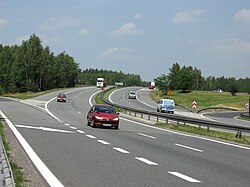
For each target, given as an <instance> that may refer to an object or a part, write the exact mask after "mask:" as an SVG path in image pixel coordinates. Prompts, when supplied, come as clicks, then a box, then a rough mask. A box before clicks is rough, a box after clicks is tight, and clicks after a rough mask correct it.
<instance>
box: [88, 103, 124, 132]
mask: <svg viewBox="0 0 250 187" xmlns="http://www.w3.org/2000/svg"><path fill="white" fill-rule="evenodd" d="M118 115H119V113H116V111H115V108H114V107H112V106H110V105H105V104H97V105H93V106H92V107H91V108H90V110H89V112H88V115H87V120H88V126H89V125H91V126H92V127H111V128H115V129H118V128H119V116H118Z"/></svg>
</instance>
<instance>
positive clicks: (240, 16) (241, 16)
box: [234, 9, 250, 23]
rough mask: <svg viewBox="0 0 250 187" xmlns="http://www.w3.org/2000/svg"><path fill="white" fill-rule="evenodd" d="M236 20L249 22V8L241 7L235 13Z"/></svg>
mask: <svg viewBox="0 0 250 187" xmlns="http://www.w3.org/2000/svg"><path fill="white" fill-rule="evenodd" d="M234 19H235V20H236V21H240V22H245V23H250V9H241V10H239V11H238V12H237V13H236V14H235V15H234Z"/></svg>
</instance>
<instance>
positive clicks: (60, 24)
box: [41, 17, 78, 31]
mask: <svg viewBox="0 0 250 187" xmlns="http://www.w3.org/2000/svg"><path fill="white" fill-rule="evenodd" d="M77 24H78V20H76V19H72V18H70V17H60V18H55V17H53V18H50V19H48V20H46V21H45V22H44V23H43V24H42V26H41V28H42V29H44V30H51V31H52V30H56V29H61V28H65V27H71V26H75V25H77Z"/></svg>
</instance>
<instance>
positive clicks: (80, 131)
mask: <svg viewBox="0 0 250 187" xmlns="http://www.w3.org/2000/svg"><path fill="white" fill-rule="evenodd" d="M77 132H79V133H81V134H84V133H85V132H83V131H82V130H77Z"/></svg>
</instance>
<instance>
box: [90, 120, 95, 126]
mask: <svg viewBox="0 0 250 187" xmlns="http://www.w3.org/2000/svg"><path fill="white" fill-rule="evenodd" d="M91 124H92V127H93V128H96V124H95V123H94V120H92V123H91Z"/></svg>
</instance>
